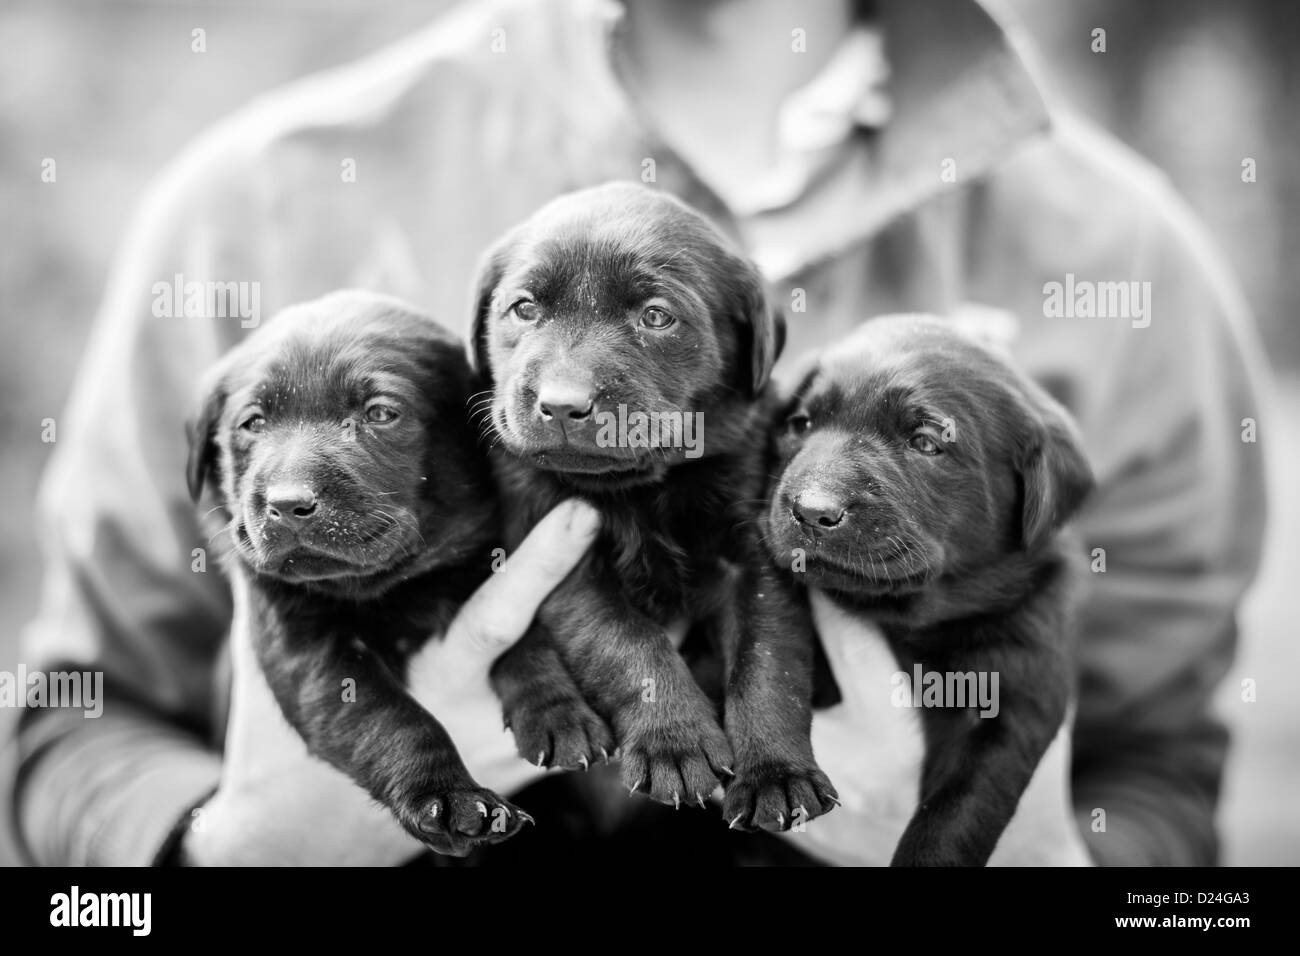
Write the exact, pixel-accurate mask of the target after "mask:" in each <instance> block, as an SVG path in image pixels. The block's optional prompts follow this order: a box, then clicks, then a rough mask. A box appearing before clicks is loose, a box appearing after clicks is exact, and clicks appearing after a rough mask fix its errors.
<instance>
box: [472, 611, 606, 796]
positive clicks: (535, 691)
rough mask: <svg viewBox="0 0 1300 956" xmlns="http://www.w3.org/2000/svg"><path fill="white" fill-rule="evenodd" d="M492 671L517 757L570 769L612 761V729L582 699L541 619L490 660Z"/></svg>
mask: <svg viewBox="0 0 1300 956" xmlns="http://www.w3.org/2000/svg"><path fill="white" fill-rule="evenodd" d="M491 676H492V689H493V690H495V691H496V694H497V696H498V697H499V698H501V709H502V711H503V712H504V713H505V720H506V726H507V727H509V728H510V730H511V731H512V732H513V733H514V735H515V746H516V748H517V749H518V750H519V756H521V757H523V758H524V759H525V760H527V761H529V762H530V763H535V764H537V766H539V767H566V768H568V769H570V770H572V769H576V768H578V767H582V768H583V769H584V770H586V769H587V768H588V767H590V766H591V765H592V764H593V763H595V762H596V761H597V760H605V761H608V760H609V756H610V754H611V753H613V751H614V747H615V744H614V737H613V734H611V733H610V730H609V727H608V726H606V724H605V721H604V720H602V719H601V718H600V715H598V714H597V713H596V712H595V711H594V710H592V709H591V707H590V706H589V705H588V704H587V702H586V700H584V699H583V696H582V691H580V690H579V689H578V685H577V684H576V683H575V682H574V680H573V677H572V675H570V674H569V671H568V668H566V667H565V666H564V661H563V660H561V659H560V653H559V651H557V650H556V648H555V644H554V642H553V640H552V639H551V635H550V632H548V631H547V630H546V628H545V627H544V626H543V625H542V624H540V623H538V622H536V621H534V622H533V624H532V626H531V627H529V629H528V631H527V632H526V633H525V634H524V636H523V637H522V638H521V639H520V640H519V642H518V643H516V644H515V645H514V646H513V647H511V648H510V649H509V650H508V651H506V652H505V653H504V654H502V655H501V657H499V658H498V659H497V662H496V663H495V664H493V665H492V675H491Z"/></svg>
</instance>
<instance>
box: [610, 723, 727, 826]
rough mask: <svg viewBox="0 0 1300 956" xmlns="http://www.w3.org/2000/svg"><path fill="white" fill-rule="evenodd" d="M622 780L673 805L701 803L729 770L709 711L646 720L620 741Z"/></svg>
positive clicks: (724, 742)
mask: <svg viewBox="0 0 1300 956" xmlns="http://www.w3.org/2000/svg"><path fill="white" fill-rule="evenodd" d="M622 756H623V766H622V779H623V785H624V786H626V787H627V788H628V789H629V790H631V791H632V792H633V793H644V794H645V795H646V796H648V797H650V799H652V800H657V801H658V802H659V803H665V804H668V805H670V806H673V807H680V806H682V805H683V804H687V805H695V806H699V807H703V806H704V805H705V801H706V800H707V799H708V798H709V795H710V794H712V793H713V791H714V790H715V789H717V787H718V785H719V783H720V782H721V780H722V779H724V778H725V777H727V776H730V775H731V769H730V768H731V763H732V755H731V745H730V744H728V743H727V737H726V735H725V734H724V733H723V732H722V730H721V728H719V727H718V725H717V722H716V721H714V720H713V718H712V717H711V716H699V717H696V718H694V719H691V718H689V717H685V716H678V717H676V718H672V719H669V720H666V721H662V722H647V723H645V724H642V725H640V726H638V727H637V728H636V729H635V730H633V731H631V732H630V733H628V734H627V735H626V737H625V739H624V740H623V745H622Z"/></svg>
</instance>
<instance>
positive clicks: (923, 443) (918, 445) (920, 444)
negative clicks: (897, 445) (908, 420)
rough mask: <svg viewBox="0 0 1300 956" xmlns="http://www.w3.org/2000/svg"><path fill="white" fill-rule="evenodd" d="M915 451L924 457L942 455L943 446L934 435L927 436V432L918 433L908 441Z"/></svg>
mask: <svg viewBox="0 0 1300 956" xmlns="http://www.w3.org/2000/svg"><path fill="white" fill-rule="evenodd" d="M907 443H908V444H909V445H911V446H912V448H913V449H914V450H915V451H919V452H920V453H921V454H922V455H942V454H943V446H942V445H940V444H939V442H938V441H936V440H935V438H934V436H933V435H927V434H926V433H925V432H917V433H916V434H915V435H913V436H912V437H911V438H909V439H908V440H907Z"/></svg>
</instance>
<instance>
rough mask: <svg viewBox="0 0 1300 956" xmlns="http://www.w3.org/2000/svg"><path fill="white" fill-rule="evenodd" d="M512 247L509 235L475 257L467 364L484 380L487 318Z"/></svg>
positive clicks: (487, 371)
mask: <svg viewBox="0 0 1300 956" xmlns="http://www.w3.org/2000/svg"><path fill="white" fill-rule="evenodd" d="M513 249H514V242H513V240H512V237H511V236H506V237H505V238H504V239H501V240H500V241H499V242H497V243H496V245H494V246H492V247H491V248H490V249H488V251H487V252H485V253H484V254H483V257H482V258H481V259H480V260H479V264H478V273H477V276H476V277H475V279H474V292H473V297H474V315H473V318H472V320H471V322H470V327H469V340H468V341H467V342H466V348H467V354H468V356H469V366H470V368H471V369H473V371H474V372H475V374H477V375H480V376H482V377H483V379H484V380H487V381H490V380H491V378H492V366H491V364H490V363H489V361H488V343H487V333H488V319H490V318H491V316H492V311H493V305H494V303H493V297H494V296H495V295H496V291H497V286H498V285H500V283H501V279H502V277H503V276H504V275H505V271H506V264H507V262H508V261H509V259H510V256H511V253H512V251H513Z"/></svg>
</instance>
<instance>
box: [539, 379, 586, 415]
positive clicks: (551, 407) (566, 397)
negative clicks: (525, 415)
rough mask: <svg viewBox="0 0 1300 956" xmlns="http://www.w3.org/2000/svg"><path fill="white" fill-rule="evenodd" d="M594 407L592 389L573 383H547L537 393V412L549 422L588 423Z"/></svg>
mask: <svg viewBox="0 0 1300 956" xmlns="http://www.w3.org/2000/svg"><path fill="white" fill-rule="evenodd" d="M594 405H595V402H594V400H593V399H592V395H591V389H590V388H588V387H587V386H585V385H578V384H576V383H573V382H547V383H546V384H544V385H542V387H541V388H540V389H538V391H537V412H538V414H540V415H541V416H542V418H544V419H546V420H547V421H551V420H552V419H557V418H558V419H561V420H562V421H572V422H581V421H586V419H587V418H589V417H590V416H591V411H592V408H593V407H594Z"/></svg>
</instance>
